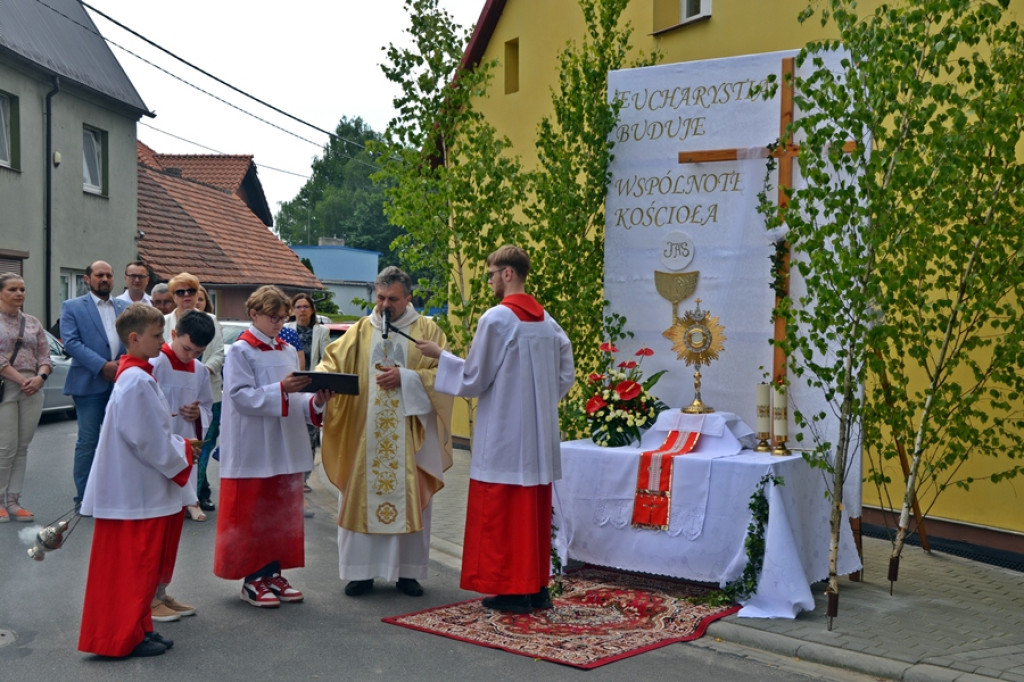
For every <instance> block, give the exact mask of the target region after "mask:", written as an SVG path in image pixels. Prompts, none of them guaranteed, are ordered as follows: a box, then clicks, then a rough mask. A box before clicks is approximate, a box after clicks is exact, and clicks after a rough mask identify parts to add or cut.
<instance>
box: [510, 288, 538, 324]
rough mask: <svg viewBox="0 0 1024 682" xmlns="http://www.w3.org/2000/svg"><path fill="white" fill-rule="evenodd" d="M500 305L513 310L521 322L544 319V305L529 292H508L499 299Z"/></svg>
mask: <svg viewBox="0 0 1024 682" xmlns="http://www.w3.org/2000/svg"><path fill="white" fill-rule="evenodd" d="M501 305H503V306H505V307H506V308H509V309H510V310H511V311H512V312H514V313H515V314H516V317H518V318H519V320H520V321H521V322H542V321H543V320H544V307H543V306H541V304H540V303H538V302H537V299H535V298H534V297H533V296H530V295H529V294H509V295H508V296H506V297H505V298H503V299H501Z"/></svg>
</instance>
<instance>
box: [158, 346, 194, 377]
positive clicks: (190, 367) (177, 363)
mask: <svg viewBox="0 0 1024 682" xmlns="http://www.w3.org/2000/svg"><path fill="white" fill-rule="evenodd" d="M160 352H161V353H163V354H164V355H166V356H167V360H168V361H169V362H170V363H171V369H173V370H174V371H175V372H192V373H195V371H196V361H195V360H189V361H188V362H182V361H181V360H179V359H178V356H177V355H175V354H174V349H173V348H171V347H170V346H169V345H167V344H166V343H165V344H164V345H163V346H161V347H160Z"/></svg>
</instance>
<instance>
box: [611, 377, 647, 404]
mask: <svg viewBox="0 0 1024 682" xmlns="http://www.w3.org/2000/svg"><path fill="white" fill-rule="evenodd" d="M615 392H616V393H618V394H619V399H620V400H632V399H633V398H636V397H637V396H638V395H640V393H641V392H643V387H642V386H641V385H640V384H638V383H636V382H635V381H622V382H619V384H618V386H616V387H615Z"/></svg>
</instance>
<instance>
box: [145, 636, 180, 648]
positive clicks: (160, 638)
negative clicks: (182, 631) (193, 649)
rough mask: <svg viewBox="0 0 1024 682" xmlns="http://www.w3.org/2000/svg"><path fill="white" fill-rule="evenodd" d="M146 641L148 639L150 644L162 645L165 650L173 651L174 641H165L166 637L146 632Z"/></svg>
mask: <svg viewBox="0 0 1024 682" xmlns="http://www.w3.org/2000/svg"><path fill="white" fill-rule="evenodd" d="M146 639H148V640H149V641H150V642H156V643H157V644H163V645H164V647H165V648H167V649H173V648H174V640H173V639H167V638H166V637H164V636H163V635H161V634H160V633H159V632H147V633H146Z"/></svg>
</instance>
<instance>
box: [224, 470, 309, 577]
mask: <svg viewBox="0 0 1024 682" xmlns="http://www.w3.org/2000/svg"><path fill="white" fill-rule="evenodd" d="M302 478H303V477H302V474H301V473H297V474H281V475H279V476H271V477H269V478H222V479H220V501H219V503H218V506H217V544H216V547H215V549H214V554H213V573H214V575H216V576H218V577H220V578H226V579H228V580H236V579H238V578H244V577H246V576H248V575H251V574H253V573H255V572H256V571H258V570H260V569H261V568H263V567H264V566H266V565H267V564H269V563H272V562H274V561H277V562H279V563H280V564H281V570H285V569H288V568H299V567H302V566H305V565H306V563H305V549H304V538H305V535H304V533H305V528H304V523H303V521H304V518H303V515H302Z"/></svg>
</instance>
